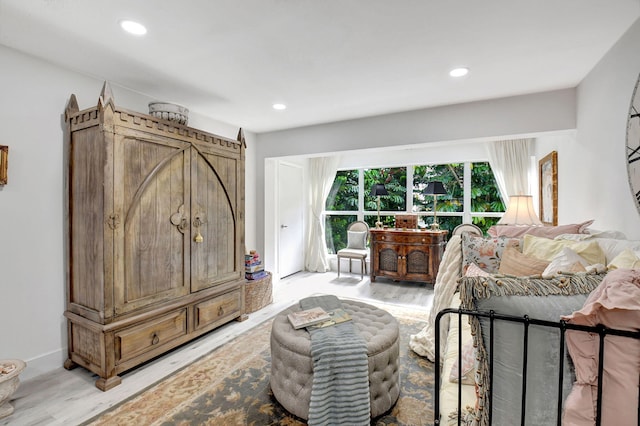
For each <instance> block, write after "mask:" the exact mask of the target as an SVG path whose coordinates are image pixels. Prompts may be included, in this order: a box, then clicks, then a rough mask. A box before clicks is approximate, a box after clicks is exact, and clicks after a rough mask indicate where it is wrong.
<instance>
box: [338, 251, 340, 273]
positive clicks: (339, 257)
mask: <svg viewBox="0 0 640 426" xmlns="http://www.w3.org/2000/svg"><path fill="white" fill-rule="evenodd" d="M338 278H340V256H338Z"/></svg>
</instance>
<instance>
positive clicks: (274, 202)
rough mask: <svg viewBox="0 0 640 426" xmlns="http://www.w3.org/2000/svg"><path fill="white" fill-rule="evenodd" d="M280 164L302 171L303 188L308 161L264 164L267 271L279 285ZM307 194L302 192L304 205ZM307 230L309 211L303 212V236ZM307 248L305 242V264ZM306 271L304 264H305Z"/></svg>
mask: <svg viewBox="0 0 640 426" xmlns="http://www.w3.org/2000/svg"><path fill="white" fill-rule="evenodd" d="M280 164H286V165H289V166H294V167H299V168H301V169H302V186H303V188H304V186H305V185H306V183H307V167H306V164H307V160H306V159H302V162H296V161H285V160H282V159H278V158H265V163H264V251H265V254H268V255H267V256H264V264H265V269H267V270H268V271H271V272H272V280H273V282H274V283H277V282H278V281H279V280H280V271H279V264H280V263H279V260H280V259H279V253H278V246H279V242H280V241H279V237H280V232H279V231H280V210H279V206H278V195H279V194H278V179H279V172H278V167H279V165H280ZM307 198H308V197H307V194H306V192H305V191H304V190H303V191H302V202H303V205H306V204H307ZM306 229H307V211H306V209H305V211H303V212H302V231H303V235H304V232H305V231H306ZM305 252H306V247H305V244H304V241H303V247H302V259H303V262H304V258H305ZM303 269H304V263H303Z"/></svg>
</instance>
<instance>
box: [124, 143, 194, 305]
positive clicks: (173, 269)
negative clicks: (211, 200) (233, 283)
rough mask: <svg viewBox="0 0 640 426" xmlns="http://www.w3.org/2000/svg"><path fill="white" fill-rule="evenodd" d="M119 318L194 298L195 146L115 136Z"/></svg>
mask: <svg viewBox="0 0 640 426" xmlns="http://www.w3.org/2000/svg"><path fill="white" fill-rule="evenodd" d="M114 138H115V139H114V182H115V185H116V186H115V187H114V191H113V193H114V207H115V211H117V212H121V213H120V215H121V216H122V218H123V223H122V226H118V227H116V228H115V230H114V258H115V259H116V261H115V262H114V295H115V303H114V306H115V314H116V315H121V314H123V313H126V312H129V311H132V310H135V309H138V308H141V307H144V306H147V305H151V304H154V303H158V302H162V301H165V300H169V299H173V298H175V297H179V296H183V295H186V294H188V293H189V292H190V286H189V273H190V270H189V269H190V261H189V250H190V244H189V241H190V239H191V230H190V201H191V200H190V198H191V197H190V174H191V173H190V170H191V154H190V153H191V149H190V146H191V145H190V144H189V143H186V142H180V141H176V140H171V139H164V138H161V137H158V136H157V135H154V136H153V137H152V138H150V137H145V135H144V134H140V133H130V131H124V132H123V133H122V134H116V135H114Z"/></svg>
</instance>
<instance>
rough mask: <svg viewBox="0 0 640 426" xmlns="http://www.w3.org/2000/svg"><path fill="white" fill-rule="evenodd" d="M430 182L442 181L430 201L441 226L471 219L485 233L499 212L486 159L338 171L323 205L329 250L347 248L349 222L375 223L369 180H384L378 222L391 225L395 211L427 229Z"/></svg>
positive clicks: (501, 209)
mask: <svg viewBox="0 0 640 426" xmlns="http://www.w3.org/2000/svg"><path fill="white" fill-rule="evenodd" d="M434 180H438V181H441V182H443V184H444V186H445V188H446V190H447V194H446V195H442V196H438V198H437V200H436V202H435V206H436V209H437V220H438V224H439V225H440V228H441V229H446V230H448V231H449V232H451V231H453V229H454V228H455V227H456V226H458V225H460V224H461V223H473V224H475V225H477V226H479V227H480V228H481V229H482V230H483V231H484V232H486V230H487V229H488V228H489V227H490V226H491V225H493V224H495V223H496V222H497V221H498V220H499V219H500V217H501V216H502V213H503V212H504V205H503V203H502V200H501V198H500V192H499V190H498V187H497V185H496V182H495V178H494V177H493V172H492V170H491V167H490V166H489V163H488V162H478V163H470V162H466V163H452V164H427V165H414V166H408V167H390V168H380V169H352V170H341V171H339V172H338V173H337V174H336V178H335V180H334V182H333V187H332V189H331V192H330V194H329V197H327V202H326V205H325V238H326V242H327V248H328V250H329V253H333V254H334V253H336V252H337V251H338V250H340V249H342V248H345V247H346V246H347V241H346V239H347V227H348V226H349V224H350V223H352V222H354V221H356V220H364V221H365V222H367V223H368V224H369V226H370V227H375V223H376V221H377V220H378V200H377V197H373V196H371V187H372V186H373V185H374V184H375V183H384V185H385V187H386V189H387V192H388V193H389V195H387V196H383V197H380V220H381V222H382V223H383V225H384V226H388V227H393V226H394V224H395V214H397V213H405V212H411V213H415V214H417V215H418V218H419V221H418V226H419V227H420V228H426V227H428V226H429V225H430V224H431V223H433V215H434V214H433V208H434V197H433V196H430V195H425V194H423V192H424V189H425V188H426V186H427V183H428V182H430V181H434Z"/></svg>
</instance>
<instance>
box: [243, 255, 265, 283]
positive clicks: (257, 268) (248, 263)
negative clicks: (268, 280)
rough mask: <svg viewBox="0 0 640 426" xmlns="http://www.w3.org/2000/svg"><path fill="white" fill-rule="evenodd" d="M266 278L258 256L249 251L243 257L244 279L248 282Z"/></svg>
mask: <svg viewBox="0 0 640 426" xmlns="http://www.w3.org/2000/svg"><path fill="white" fill-rule="evenodd" d="M266 276H267V272H266V271H265V270H264V266H263V265H262V260H260V255H259V254H258V253H257V252H256V251H255V250H251V251H250V252H249V254H245V255H244V277H245V278H246V279H248V280H259V279H260V278H264V277H266Z"/></svg>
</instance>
